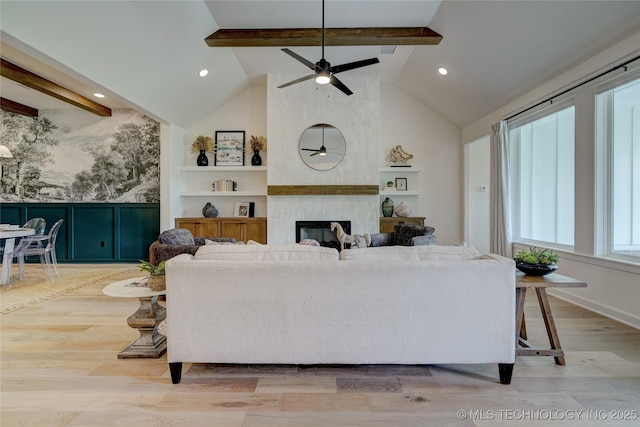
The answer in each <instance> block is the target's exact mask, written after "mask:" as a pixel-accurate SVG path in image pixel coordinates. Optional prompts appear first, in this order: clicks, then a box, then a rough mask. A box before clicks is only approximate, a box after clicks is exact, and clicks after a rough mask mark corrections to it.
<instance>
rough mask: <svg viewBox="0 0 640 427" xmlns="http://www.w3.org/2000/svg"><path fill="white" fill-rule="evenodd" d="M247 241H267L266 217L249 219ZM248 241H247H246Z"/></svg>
mask: <svg viewBox="0 0 640 427" xmlns="http://www.w3.org/2000/svg"><path fill="white" fill-rule="evenodd" d="M246 236H247V241H249V240H254V241H256V242H258V243H265V244H266V243H267V220H266V219H265V218H257V219H249V220H248V221H247V235H246ZM245 243H246V242H245Z"/></svg>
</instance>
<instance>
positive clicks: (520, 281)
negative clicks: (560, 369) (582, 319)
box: [516, 272, 587, 365]
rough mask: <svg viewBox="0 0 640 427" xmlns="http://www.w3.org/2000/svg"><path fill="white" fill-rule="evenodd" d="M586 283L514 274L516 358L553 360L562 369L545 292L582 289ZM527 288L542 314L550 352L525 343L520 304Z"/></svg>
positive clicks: (555, 333)
mask: <svg viewBox="0 0 640 427" xmlns="http://www.w3.org/2000/svg"><path fill="white" fill-rule="evenodd" d="M585 287H587V283H586V282H583V281H582V280H578V279H573V278H571V277H567V276H563V275H561V274H557V273H551V274H548V275H546V276H527V275H525V274H524V273H521V272H518V273H517V277H516V355H517V356H553V357H554V359H555V361H556V364H558V365H565V360H564V350H562V347H561V346H560V337H559V336H558V330H557V329H556V324H555V322H554V320H553V315H552V314H551V306H550V305H549V298H548V297H547V288H585ZM527 288H535V290H536V295H537V296H538V303H539V304H540V311H541V312H542V319H543V320H544V324H545V326H546V328H547V336H548V337H549V344H550V345H551V348H549V349H542V348H535V347H532V346H531V344H529V342H528V341H527V339H526V338H527V337H526V331H524V328H523V326H524V301H525V297H526V296H527Z"/></svg>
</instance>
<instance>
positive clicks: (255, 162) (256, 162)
mask: <svg viewBox="0 0 640 427" xmlns="http://www.w3.org/2000/svg"><path fill="white" fill-rule="evenodd" d="M261 165H262V157H260V151H258V150H256V151H254V152H253V156H252V157H251V166H261Z"/></svg>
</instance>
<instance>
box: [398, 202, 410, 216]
mask: <svg viewBox="0 0 640 427" xmlns="http://www.w3.org/2000/svg"><path fill="white" fill-rule="evenodd" d="M395 212H396V216H399V217H402V218H406V217H408V216H411V209H409V207H408V206H407V205H405V204H404V203H403V202H400V204H399V205H398V206H396V208H395Z"/></svg>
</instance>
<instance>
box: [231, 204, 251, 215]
mask: <svg viewBox="0 0 640 427" xmlns="http://www.w3.org/2000/svg"><path fill="white" fill-rule="evenodd" d="M249 206H250V202H236V207H235V209H234V210H233V216H238V217H242V218H249Z"/></svg>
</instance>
